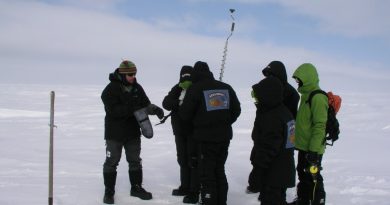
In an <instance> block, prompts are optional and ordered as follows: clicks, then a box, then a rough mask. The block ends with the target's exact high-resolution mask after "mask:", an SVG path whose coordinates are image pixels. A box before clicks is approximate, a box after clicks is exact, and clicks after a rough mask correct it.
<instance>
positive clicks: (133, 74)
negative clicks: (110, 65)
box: [126, 73, 135, 77]
mask: <svg viewBox="0 0 390 205" xmlns="http://www.w3.org/2000/svg"><path fill="white" fill-rule="evenodd" d="M126 76H129V77H134V76H135V73H128V74H126Z"/></svg>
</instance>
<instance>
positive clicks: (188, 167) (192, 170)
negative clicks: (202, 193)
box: [162, 66, 199, 204]
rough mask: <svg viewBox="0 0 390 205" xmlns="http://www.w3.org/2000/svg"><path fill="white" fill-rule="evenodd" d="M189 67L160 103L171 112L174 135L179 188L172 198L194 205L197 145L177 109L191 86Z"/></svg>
mask: <svg viewBox="0 0 390 205" xmlns="http://www.w3.org/2000/svg"><path fill="white" fill-rule="evenodd" d="M192 70H193V68H192V67H191V66H183V67H182V68H181V70H180V80H179V83H177V84H175V85H174V86H173V87H172V89H171V90H170V91H169V93H168V95H167V96H165V97H164V100H163V102H162V105H163V107H164V108H165V109H166V110H169V111H171V124H172V130H173V134H174V135H175V144H176V153H177V162H178V164H179V166H180V186H179V187H178V188H177V189H174V190H173V191H172V195H173V196H184V198H183V203H191V204H195V203H197V202H198V201H199V176H198V175H199V173H198V168H197V164H196V162H197V144H196V142H195V141H194V140H193V139H192V138H191V137H190V135H191V130H192V127H191V126H189V125H187V124H185V123H184V122H183V120H182V119H181V118H180V117H179V114H178V112H179V107H180V106H181V104H182V103H183V100H184V97H185V95H186V93H187V89H188V88H189V87H190V86H191V84H192V77H191V76H192Z"/></svg>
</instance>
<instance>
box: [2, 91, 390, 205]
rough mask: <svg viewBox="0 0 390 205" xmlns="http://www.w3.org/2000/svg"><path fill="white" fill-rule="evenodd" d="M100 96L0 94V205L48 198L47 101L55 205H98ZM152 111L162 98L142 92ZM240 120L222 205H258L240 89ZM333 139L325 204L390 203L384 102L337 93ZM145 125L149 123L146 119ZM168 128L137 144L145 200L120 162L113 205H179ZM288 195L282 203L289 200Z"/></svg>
mask: <svg viewBox="0 0 390 205" xmlns="http://www.w3.org/2000/svg"><path fill="white" fill-rule="evenodd" d="M103 86H104V85H102V86H90V85H83V86H42V85H4V84H3V85H0V145H1V149H0V167H1V168H0V204H1V205H11V204H12V205H19V204H20V205H22V204H29V205H42V204H47V198H48V158H49V157H48V149H49V126H48V123H49V112H48V110H49V93H50V91H51V90H54V91H56V106H55V109H56V114H55V124H56V125H57V128H56V129H55V159H54V160H55V165H54V169H55V173H54V203H55V204H56V205H68V204H69V205H70V204H82V205H95V204H102V202H101V200H102V193H103V180H102V164H103V160H104V140H103V118H104V111H103V105H102V103H101V100H100V93H101V90H102V89H103ZM145 89H146V91H147V93H148V95H149V97H150V98H151V100H152V101H153V102H154V103H155V104H157V105H161V100H162V98H163V97H164V96H165V94H166V93H167V92H168V91H169V89H170V88H157V89H156V88H150V87H145ZM237 92H238V95H239V98H240V101H241V103H242V115H241V117H240V118H239V120H238V122H237V123H236V124H235V126H234V128H235V129H234V139H233V140H232V142H231V146H230V150H229V157H228V161H227V164H226V170H227V176H228V181H229V186H230V188H229V195H228V204H230V205H237V204H245V205H250V204H259V202H258V201H257V196H256V195H248V194H245V191H244V190H245V187H246V185H247V176H248V173H249V171H250V168H251V166H250V163H249V152H250V149H251V146H252V145H251V144H252V142H251V139H250V132H251V129H252V124H253V119H254V112H255V108H254V106H253V105H252V99H251V98H250V95H249V93H250V91H249V89H241V90H237ZM339 94H341V95H342V97H343V105H342V108H341V111H340V114H339V118H340V121H341V126H342V134H341V139H340V140H339V141H338V142H336V144H335V146H334V147H331V148H328V149H327V151H326V154H325V157H324V162H323V163H324V170H323V174H324V178H325V188H326V191H327V204H328V205H340V204H362V205H363V204H364V205H367V204H375V205H387V204H389V203H390V202H389V201H390V183H389V182H390V174H389V173H390V164H389V159H388V158H387V157H388V156H390V149H389V144H390V138H389V136H390V135H389V134H390V118H389V114H390V108H389V103H390V94H389V93H356V94H355V93H350V92H348V93H339ZM152 120H153V121H154V122H157V119H156V118H154V117H152ZM173 139H174V138H173V136H172V133H171V127H170V122H169V121H167V123H165V124H164V125H160V126H157V127H155V137H154V138H153V139H150V140H149V139H146V138H143V141H142V158H143V166H144V176H145V177H144V187H145V188H146V189H147V190H149V191H151V192H152V193H153V200H151V201H141V200H139V199H137V198H134V197H130V196H129V188H130V187H129V182H128V176H127V167H126V162H125V160H124V159H122V161H121V163H120V166H119V170H118V180H117V186H116V190H117V192H116V196H115V198H116V202H117V204H182V203H181V200H182V198H181V197H173V196H171V195H170V194H171V190H172V189H173V188H175V187H176V186H177V185H178V182H179V178H178V165H177V163H176V153H175V145H174V140H173ZM294 192H295V190H294V189H289V190H288V200H291V199H293V198H294Z"/></svg>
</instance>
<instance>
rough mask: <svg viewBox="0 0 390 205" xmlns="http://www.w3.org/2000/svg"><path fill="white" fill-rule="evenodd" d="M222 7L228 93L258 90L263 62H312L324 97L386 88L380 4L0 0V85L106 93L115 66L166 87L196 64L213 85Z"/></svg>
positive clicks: (290, 65)
mask: <svg viewBox="0 0 390 205" xmlns="http://www.w3.org/2000/svg"><path fill="white" fill-rule="evenodd" d="M230 8H234V9H236V12H235V13H234V18H235V23H236V27H235V31H234V33H233V36H232V37H231V38H230V41H229V46H228V54H227V61H226V70H225V75H224V79H223V80H224V81H226V82H228V83H230V84H232V85H233V86H240V87H246V86H247V87H250V86H251V85H252V84H254V83H256V82H258V81H259V80H260V79H261V78H262V75H261V69H262V68H264V67H265V66H266V65H267V64H268V63H269V62H270V61H272V60H280V61H282V62H284V63H285V65H286V67H287V71H288V75H289V77H291V75H292V73H293V71H294V70H295V69H296V68H297V66H299V65H300V64H302V63H305V62H310V63H313V64H314V65H315V66H316V67H317V68H318V71H319V73H320V78H321V84H322V85H323V87H324V88H325V89H333V90H337V89H335V88H333V87H335V82H337V86H338V87H339V88H338V89H341V91H359V90H361V89H365V90H368V91H370V90H373V91H377V89H379V90H386V89H385V88H387V87H389V86H390V70H389V65H390V55H389V54H390V21H389V20H388V19H390V12H388V9H389V8H390V1H388V0H343V1H339V0H294V1H291V0H164V1H162V0H161V1H157V0H142V1H141V0H140V1H130V0H129V1H126V0H0V69H1V75H0V83H44V84H46V83H48V84H52V83H58V84H69V83H72V84H73V83H77V84H102V85H105V84H107V83H108V79H107V77H108V74H109V73H110V72H112V71H113V70H114V69H115V68H116V67H117V66H118V65H119V63H120V62H121V59H122V58H123V59H129V60H132V61H133V62H134V63H135V64H136V65H137V67H138V70H139V72H138V74H137V78H138V79H139V81H140V82H141V83H142V84H148V85H159V86H172V85H173V84H174V83H176V82H177V81H178V72H179V70H180V68H181V66H182V65H193V64H194V63H195V62H196V61H197V60H202V61H205V62H207V63H208V64H209V65H210V67H211V69H212V71H213V73H214V75H215V77H216V78H218V76H219V69H220V66H221V60H222V52H223V47H224V44H225V40H226V37H227V36H228V34H229V32H230V26H231V22H232V19H231V18H230V13H229V9H230ZM289 80H290V82H293V80H292V79H289ZM340 85H343V86H342V88H340V87H341V86H340ZM294 86H295V85H294Z"/></svg>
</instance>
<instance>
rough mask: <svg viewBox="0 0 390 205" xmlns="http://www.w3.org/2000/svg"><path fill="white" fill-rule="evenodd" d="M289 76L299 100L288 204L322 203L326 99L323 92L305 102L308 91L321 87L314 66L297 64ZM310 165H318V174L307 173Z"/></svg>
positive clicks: (323, 198) (323, 192)
mask: <svg viewBox="0 0 390 205" xmlns="http://www.w3.org/2000/svg"><path fill="white" fill-rule="evenodd" d="M293 78H294V79H295V80H296V82H297V83H298V92H300V93H301V102H300V105H299V109H298V113H297V118H296V129H295V147H296V149H297V150H298V164H297V172H298V179H299V182H298V185H297V197H298V198H297V201H296V202H294V203H292V204H298V205H309V204H310V205H319V204H321V205H323V204H325V196H326V193H325V189H324V183H323V177H322V175H321V162H322V156H323V154H324V152H325V128H326V121H327V113H328V98H327V97H326V96H325V95H314V96H313V98H312V100H311V105H310V104H309V103H308V102H307V100H308V98H309V95H310V93H311V92H313V91H315V90H319V89H321V88H320V86H319V81H320V80H319V77H318V73H317V69H316V68H315V67H314V66H313V65H312V64H310V63H304V64H302V65H300V66H299V67H298V68H297V69H296V70H295V72H294V74H293ZM311 166H316V167H318V173H316V174H313V175H312V174H311V173H310V172H309V171H310V169H309V168H310V167H311ZM313 193H314V194H313Z"/></svg>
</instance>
